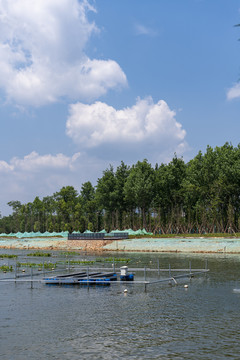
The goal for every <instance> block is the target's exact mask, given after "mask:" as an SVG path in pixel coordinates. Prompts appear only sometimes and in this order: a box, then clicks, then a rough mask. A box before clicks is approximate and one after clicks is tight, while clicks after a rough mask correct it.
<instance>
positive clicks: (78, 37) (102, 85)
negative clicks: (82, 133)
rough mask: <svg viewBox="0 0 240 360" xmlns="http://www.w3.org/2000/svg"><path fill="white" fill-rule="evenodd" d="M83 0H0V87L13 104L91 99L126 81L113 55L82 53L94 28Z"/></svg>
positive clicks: (86, 4) (92, 9)
mask: <svg viewBox="0 0 240 360" xmlns="http://www.w3.org/2000/svg"><path fill="white" fill-rule="evenodd" d="M88 11H95V9H94V8H93V7H91V6H90V5H89V3H88V1H87V0H83V1H78V0H51V1H49V0H34V1H32V0H15V1H4V0H0V87H1V88H2V89H3V90H4V91H5V93H6V96H7V97H8V99H9V100H12V101H15V102H16V103H17V104H23V105H26V104H27V105H28V104H30V105H34V106H40V105H44V104H47V103H52V102H55V101H58V100H59V99H60V98H61V97H66V96H67V97H69V98H70V99H79V98H80V99H81V100H92V99H96V98H97V97H99V96H101V95H103V94H105V93H106V92H107V91H108V90H109V89H111V88H114V87H116V86H119V85H120V86H123V85H125V84H126V76H125V74H124V72H123V71H122V69H121V68H120V66H119V65H118V64H117V63H116V62H115V61H113V60H97V59H92V60H91V59H89V58H88V57H87V55H86V54H85V52H84V48H85V45H86V43H87V42H88V40H89V38H90V36H91V35H92V34H93V33H95V32H97V31H98V29H97V27H96V25H95V24H94V23H93V22H89V21H88V18H87V12H88Z"/></svg>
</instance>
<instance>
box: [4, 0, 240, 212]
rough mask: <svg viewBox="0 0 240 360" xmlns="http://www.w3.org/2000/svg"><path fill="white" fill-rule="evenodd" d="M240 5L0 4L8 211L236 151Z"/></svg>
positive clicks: (166, 1) (158, 0) (157, 1)
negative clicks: (142, 167)
mask: <svg viewBox="0 0 240 360" xmlns="http://www.w3.org/2000/svg"><path fill="white" fill-rule="evenodd" d="M237 23H240V0H231V1H229V0H181V1H180V0H148V1H146V0H131V1H129V0H128V1H126V0H121V1H112V0H95V1H90V0H89V1H87V0H85V1H77V0H35V1H32V0H16V1H14V2H13V1H10V0H0V65H1V66H0V118H1V123H0V124H1V125H0V126H1V141H0V155H1V158H0V186H1V193H0V211H1V213H2V215H7V214H8V213H9V211H11V209H10V208H9V206H7V205H6V204H7V202H9V201H11V200H20V201H21V202H22V203H26V202H29V201H33V200H34V198H35V196H39V197H40V198H42V197H43V196H47V195H52V194H53V193H54V192H56V191H58V190H59V189H60V188H61V187H62V186H66V185H73V186H74V187H75V188H76V189H77V190H78V191H80V189H81V184H82V183H83V182H85V181H88V180H90V181H91V182H92V183H93V184H94V185H95V184H96V182H97V179H98V178H99V177H101V175H102V171H103V170H104V169H106V168H107V167H108V166H109V164H113V165H114V167H116V166H118V165H119V164H120V161H121V160H123V161H124V162H125V163H127V164H128V165H131V164H132V163H136V162H137V161H138V160H143V159H144V158H147V159H148V160H149V161H150V162H151V163H152V165H153V166H154V165H155V163H156V162H158V163H161V162H168V161H170V160H171V159H172V157H173V155H174V153H175V152H176V153H177V155H178V156H183V158H184V160H185V161H188V160H190V159H191V158H193V157H194V156H195V155H196V154H197V152H198V151H199V150H202V151H203V152H204V151H205V149H206V146H207V145H210V146H212V147H215V146H221V145H223V144H224V143H225V142H226V141H228V142H231V143H232V144H233V145H234V146H236V145H238V143H239V142H240V141H239V133H240V121H239V120H240V116H239V115H240V85H239V83H238V79H239V78H240V57H239V54H240V43H239V42H238V38H240V28H238V27H234V25H235V24H237Z"/></svg>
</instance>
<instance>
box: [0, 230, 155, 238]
mask: <svg viewBox="0 0 240 360" xmlns="http://www.w3.org/2000/svg"><path fill="white" fill-rule="evenodd" d="M100 232H101V233H103V232H104V233H107V232H106V231H105V230H104V229H103V230H101V231H100ZM118 232H119V233H121V232H124V233H128V235H133V236H137V235H153V233H151V232H147V231H146V230H145V229H142V230H141V229H139V230H136V231H134V230H132V229H126V230H118V229H117V230H113V231H111V232H110V233H109V234H110V235H111V234H113V233H118ZM73 233H74V234H75V233H78V231H73ZM84 233H88V234H90V233H93V232H92V231H90V230H86V231H84ZM67 236H68V231H62V232H48V231H45V232H44V233H41V232H40V231H38V232H33V231H32V232H24V233H21V232H17V233H10V234H5V233H2V234H0V237H14V238H18V239H26V238H43V237H44V238H46V237H67Z"/></svg>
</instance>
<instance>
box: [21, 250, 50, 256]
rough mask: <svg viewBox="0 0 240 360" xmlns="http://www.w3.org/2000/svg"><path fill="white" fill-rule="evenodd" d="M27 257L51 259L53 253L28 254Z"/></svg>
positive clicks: (38, 252)
mask: <svg viewBox="0 0 240 360" xmlns="http://www.w3.org/2000/svg"><path fill="white" fill-rule="evenodd" d="M27 256H37V257H41V256H42V257H51V256H52V254H51V253H44V252H41V251H36V252H34V253H30V254H27Z"/></svg>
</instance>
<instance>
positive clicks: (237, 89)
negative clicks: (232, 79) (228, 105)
mask: <svg viewBox="0 0 240 360" xmlns="http://www.w3.org/2000/svg"><path fill="white" fill-rule="evenodd" d="M236 98H240V84H239V83H238V84H235V85H234V86H233V87H232V88H231V89H229V90H228V92H227V99H228V100H233V99H236Z"/></svg>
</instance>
